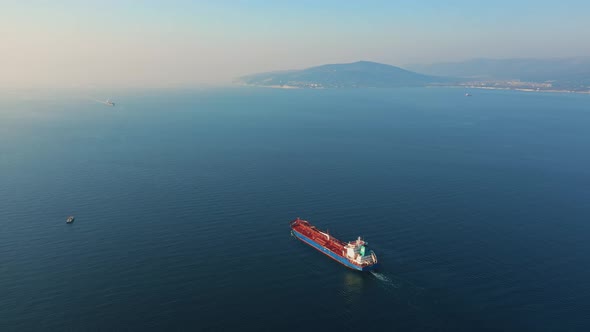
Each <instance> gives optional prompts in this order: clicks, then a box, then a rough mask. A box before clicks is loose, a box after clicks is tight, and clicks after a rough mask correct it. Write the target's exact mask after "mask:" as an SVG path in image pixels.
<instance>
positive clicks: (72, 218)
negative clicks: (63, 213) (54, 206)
mask: <svg viewBox="0 0 590 332" xmlns="http://www.w3.org/2000/svg"><path fill="white" fill-rule="evenodd" d="M74 219H75V218H74V216H69V217H68V219H66V223H68V224H71V223H73V222H74Z"/></svg>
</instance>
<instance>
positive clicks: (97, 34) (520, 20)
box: [0, 0, 590, 87]
mask: <svg viewBox="0 0 590 332" xmlns="http://www.w3.org/2000/svg"><path fill="white" fill-rule="evenodd" d="M589 18H590V1H581V0H579V1H578V0H572V1H560V2H557V1H545V0H537V1H532V0H531V1H505V0H496V1H464V0H455V1H435V0H429V1H416V2H415V3H414V2H410V1H369V0H367V1H360V0H359V1H345V0H341V1H334V0H328V1H320V0H315V1H310V0H299V1H279V0H275V1H261V0H257V1H227V0H223V1H82V0H80V1H56V2H52V1H2V0H0V40H1V41H2V52H0V73H2V75H0V86H1V87H12V86H18V87H21V86H22V87H29V86H51V85H60V86H66V87H70V86H71V87H77V86H82V87H84V86H97V87H102V86H131V87H134V86H137V87H142V86H191V85H197V84H201V83H213V84H218V83H227V82H231V80H232V78H234V77H236V76H240V75H243V74H248V73H252V72H258V71H270V70H279V69H291V68H303V67H308V66H313V65H318V64H323V63H336V62H351V61H357V60H361V59H362V60H372V61H378V62H384V63H389V64H393V65H402V66H403V65H404V64H408V63H430V62H438V61H453V60H464V59H469V58H474V57H491V58H509V57H566V56H589V55H590V42H589V41H590V19H589Z"/></svg>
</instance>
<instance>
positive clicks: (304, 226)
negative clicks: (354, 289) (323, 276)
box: [291, 218, 378, 271]
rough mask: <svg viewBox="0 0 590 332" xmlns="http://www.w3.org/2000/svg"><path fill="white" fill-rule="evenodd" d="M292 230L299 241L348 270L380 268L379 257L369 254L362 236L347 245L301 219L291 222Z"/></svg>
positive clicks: (372, 253) (371, 252)
mask: <svg viewBox="0 0 590 332" xmlns="http://www.w3.org/2000/svg"><path fill="white" fill-rule="evenodd" d="M291 230H292V233H293V235H294V236H295V237H297V238H298V239H299V240H301V241H303V242H305V243H307V244H308V245H310V246H312V247H314V248H315V249H317V250H318V251H320V252H322V253H323V254H324V255H326V256H328V257H330V258H332V259H334V260H335V261H337V262H338V263H340V264H342V265H344V266H346V267H348V268H351V269H353V270H358V271H370V270H374V269H376V268H377V267H378V262H377V256H376V255H375V253H374V252H373V251H372V250H371V251H369V252H368V253H367V249H366V246H367V242H365V241H363V240H362V239H361V237H360V236H359V237H358V239H357V240H356V241H352V242H348V243H345V242H342V241H340V240H338V239H336V238H334V237H333V236H331V235H330V234H328V233H324V232H322V231H320V230H318V229H317V228H316V227H315V226H313V225H311V224H310V223H309V222H307V221H305V220H303V219H299V218H297V219H295V220H293V221H291Z"/></svg>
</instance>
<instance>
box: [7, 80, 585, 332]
mask: <svg viewBox="0 0 590 332" xmlns="http://www.w3.org/2000/svg"><path fill="white" fill-rule="evenodd" d="M465 92H466V91H464V90H462V89H452V88H414V89H356V90H355V89H351V90H348V89H346V90H282V89H264V88H207V89H194V90H144V91H139V90H135V91H122V92H117V93H116V94H112V92H110V93H109V95H107V94H106V92H105V93H104V94H100V93H95V94H94V95H92V96H90V95H85V94H84V93H82V92H75V91H74V92H68V93H65V92H64V91H61V92H54V93H49V92H45V93H42V94H38V93H36V92H34V91H29V92H22V91H21V92H12V93H11V92H7V91H5V92H2V93H0V331H3V332H5V331H358V330H359V329H361V328H364V329H365V330H367V329H374V330H375V331H589V330H590V240H589V239H590V96H587V95H576V94H558V93H555V94H549V93H547V94H543V93H527V92H514V91H485V90H472V91H470V93H472V95H473V96H472V97H465V96H464V94H465ZM97 95H98V96H97ZM102 97H104V98H102ZM107 97H110V98H112V99H113V101H114V102H116V103H117V105H116V106H115V107H108V106H106V105H104V104H100V103H98V102H96V100H95V99H96V98H99V99H106V98H107ZM68 215H75V216H76V220H75V222H74V223H73V224H70V225H68V224H66V223H65V220H66V217H67V216H68ZM296 217H301V218H304V219H307V220H309V221H310V222H312V223H313V224H315V225H317V226H318V227H319V228H321V229H328V230H329V232H330V233H331V234H332V235H334V236H336V237H338V238H340V239H341V240H353V239H355V238H356V237H357V236H359V235H362V236H363V237H364V238H365V239H366V240H367V241H368V242H369V244H370V245H371V246H372V249H373V250H375V252H376V253H377V255H378V257H379V259H380V262H381V264H382V268H381V269H380V270H379V271H378V272H377V273H360V272H355V271H351V270H348V269H347V268H345V267H344V266H342V265H339V264H338V263H336V262H334V261H333V260H331V259H329V258H328V257H326V256H324V255H322V254H320V253H318V252H317V251H315V250H314V249H313V248H311V247H309V246H307V245H305V244H304V243H302V242H300V241H298V240H297V239H295V238H294V237H292V236H291V234H290V229H289V221H291V220H292V219H294V218H296Z"/></svg>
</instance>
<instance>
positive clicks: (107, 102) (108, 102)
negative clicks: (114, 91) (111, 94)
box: [105, 99, 115, 106]
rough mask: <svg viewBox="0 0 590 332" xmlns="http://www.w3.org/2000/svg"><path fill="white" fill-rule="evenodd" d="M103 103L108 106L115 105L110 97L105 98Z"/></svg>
mask: <svg viewBox="0 0 590 332" xmlns="http://www.w3.org/2000/svg"><path fill="white" fill-rule="evenodd" d="M105 104H107V105H109V106H115V103H113V102H112V101H111V100H110V99H107V101H105Z"/></svg>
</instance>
